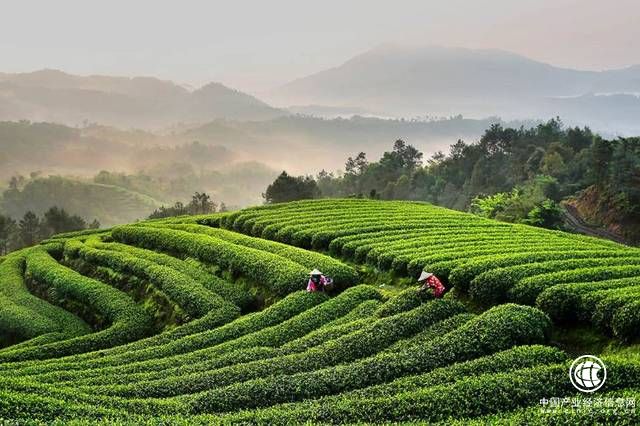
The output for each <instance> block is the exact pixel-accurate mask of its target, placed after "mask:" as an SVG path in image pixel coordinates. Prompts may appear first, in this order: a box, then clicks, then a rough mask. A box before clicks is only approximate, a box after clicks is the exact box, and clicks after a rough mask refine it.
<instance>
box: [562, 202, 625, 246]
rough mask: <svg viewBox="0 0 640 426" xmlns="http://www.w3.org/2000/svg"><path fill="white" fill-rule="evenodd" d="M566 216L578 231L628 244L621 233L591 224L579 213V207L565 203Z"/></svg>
mask: <svg viewBox="0 0 640 426" xmlns="http://www.w3.org/2000/svg"><path fill="white" fill-rule="evenodd" d="M563 207H564V217H565V219H566V221H567V223H568V225H569V226H570V227H571V228H573V229H574V230H575V231H576V232H579V233H581V234H585V235H590V236H592V237H598V238H605V239H607V240H612V241H615V242H617V243H620V244H628V243H627V241H626V240H625V239H624V238H622V237H621V236H619V235H616V234H614V233H612V232H609V231H607V230H604V229H600V228H594V227H592V226H589V225H588V224H587V223H585V221H584V220H583V219H582V217H581V216H580V213H578V209H576V208H575V207H574V206H572V205H569V204H564V205H563Z"/></svg>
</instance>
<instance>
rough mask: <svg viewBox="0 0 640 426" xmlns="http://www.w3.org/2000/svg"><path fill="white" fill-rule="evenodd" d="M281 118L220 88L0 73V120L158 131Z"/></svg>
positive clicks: (251, 100) (149, 80)
mask: <svg viewBox="0 0 640 426" xmlns="http://www.w3.org/2000/svg"><path fill="white" fill-rule="evenodd" d="M285 113H286V112H285V111H282V110H279V109H276V108H273V107H271V106H269V105H267V104H266V103H264V102H262V101H260V100H258V99H256V98H254V97H253V96H250V95H247V94H245V93H242V92H239V91H237V90H233V89H230V88H228V87H225V86H223V85H222V84H219V83H210V84H207V85H206V86H203V87H201V88H200V89H198V90H195V91H189V90H187V89H186V88H184V87H182V86H179V85H177V84H175V83H173V82H171V81H163V80H159V79H156V78H151V77H134V78H127V77H111V76H97V75H94V76H86V77H84V76H76V75H70V74H66V73H64V72H61V71H57V70H42V71H36V72H31V73H22V74H2V73H0V121H1V120H21V119H28V120H32V121H50V122H57V123H63V124H67V125H78V124H82V123H83V122H95V123H100V124H107V125H114V126H120V127H138V128H159V127H167V126H170V125H172V124H174V123H180V122H187V123H193V122H196V123H197V122H207V121H211V120H214V119H219V118H227V119H234V120H267V119H272V118H275V117H278V116H280V115H283V114H285Z"/></svg>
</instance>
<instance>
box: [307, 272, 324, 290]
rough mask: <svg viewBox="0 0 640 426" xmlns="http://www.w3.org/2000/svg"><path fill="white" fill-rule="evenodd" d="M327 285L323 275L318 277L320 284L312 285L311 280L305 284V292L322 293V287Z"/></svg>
mask: <svg viewBox="0 0 640 426" xmlns="http://www.w3.org/2000/svg"><path fill="white" fill-rule="evenodd" d="M326 284H327V278H326V277H325V276H324V275H320V282H319V283H318V284H316V283H314V282H313V280H312V279H311V278H309V282H308V283H307V291H324V286H325V285H326Z"/></svg>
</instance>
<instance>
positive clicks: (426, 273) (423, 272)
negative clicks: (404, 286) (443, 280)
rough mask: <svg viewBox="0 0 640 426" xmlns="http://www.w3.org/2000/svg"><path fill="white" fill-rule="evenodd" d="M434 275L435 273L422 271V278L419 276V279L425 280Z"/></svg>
mask: <svg viewBox="0 0 640 426" xmlns="http://www.w3.org/2000/svg"><path fill="white" fill-rule="evenodd" d="M432 275H433V274H432V273H431V272H425V271H422V273H421V274H420V278H418V281H424V280H426V279H427V278H429V277H430V276H432Z"/></svg>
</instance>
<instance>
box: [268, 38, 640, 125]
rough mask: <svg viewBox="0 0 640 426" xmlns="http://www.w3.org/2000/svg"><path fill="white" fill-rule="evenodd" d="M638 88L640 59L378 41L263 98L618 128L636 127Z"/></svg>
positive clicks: (384, 112) (285, 102) (395, 113)
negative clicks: (604, 65) (620, 64)
mask: <svg viewBox="0 0 640 426" xmlns="http://www.w3.org/2000/svg"><path fill="white" fill-rule="evenodd" d="M638 94H640V66H632V67H628V68H624V69H619V70H610V71H600V72H595V71H580V70H573V69H565V68H559V67H555V66H552V65H548V64H544V63H541V62H537V61H534V60H531V59H528V58H525V57H523V56H520V55H516V54H513V53H510V52H505V51H501V50H493V49H489V50H474V49H463V48H446V47H436V46H428V47H416V48H413V47H403V46H398V45H385V46H382V47H378V48H376V49H372V50H370V51H368V52H365V53H363V54H361V55H358V56H356V57H354V58H352V59H350V60H348V61H347V62H345V63H344V64H342V65H340V66H337V67H335V68H331V69H328V70H325V71H321V72H318V73H316V74H313V75H310V76H308V77H304V78H300V79H298V80H295V81H292V82H290V83H288V84H286V85H284V86H282V87H280V88H277V89H275V90H274V91H273V92H271V93H270V94H269V100H271V101H273V102H275V103H278V104H282V105H304V104H314V105H325V106H326V107H332V108H347V107H349V108H355V107H362V108H366V109H367V110H368V111H375V112H376V113H378V114H380V115H389V116H405V117H407V116H408V117H411V116H424V115H455V114H463V115H465V116H475V117H486V116H490V115H499V116H501V117H503V118H505V119H516V118H548V117H551V116H555V115H560V116H561V117H562V118H565V119H568V120H569V121H575V122H582V123H584V124H589V123H590V122H592V121H597V122H598V124H600V125H608V124H609V125H610V124H613V125H614V126H613V127H615V125H617V124H620V125H621V126H622V127H623V128H625V129H627V127H629V126H627V124H630V125H631V126H630V127H632V128H634V129H636V130H639V131H640V125H639V124H638V121H639V120H637V117H640V98H639V97H638ZM609 95H615V96H614V97H611V96H609ZM603 112H604V113H605V116H602V113H603ZM618 115H620V117H618ZM629 116H632V117H636V120H635V123H629ZM611 120H613V121H614V123H612V122H611ZM613 127H612V128H610V129H607V130H615V129H614V128H613Z"/></svg>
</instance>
